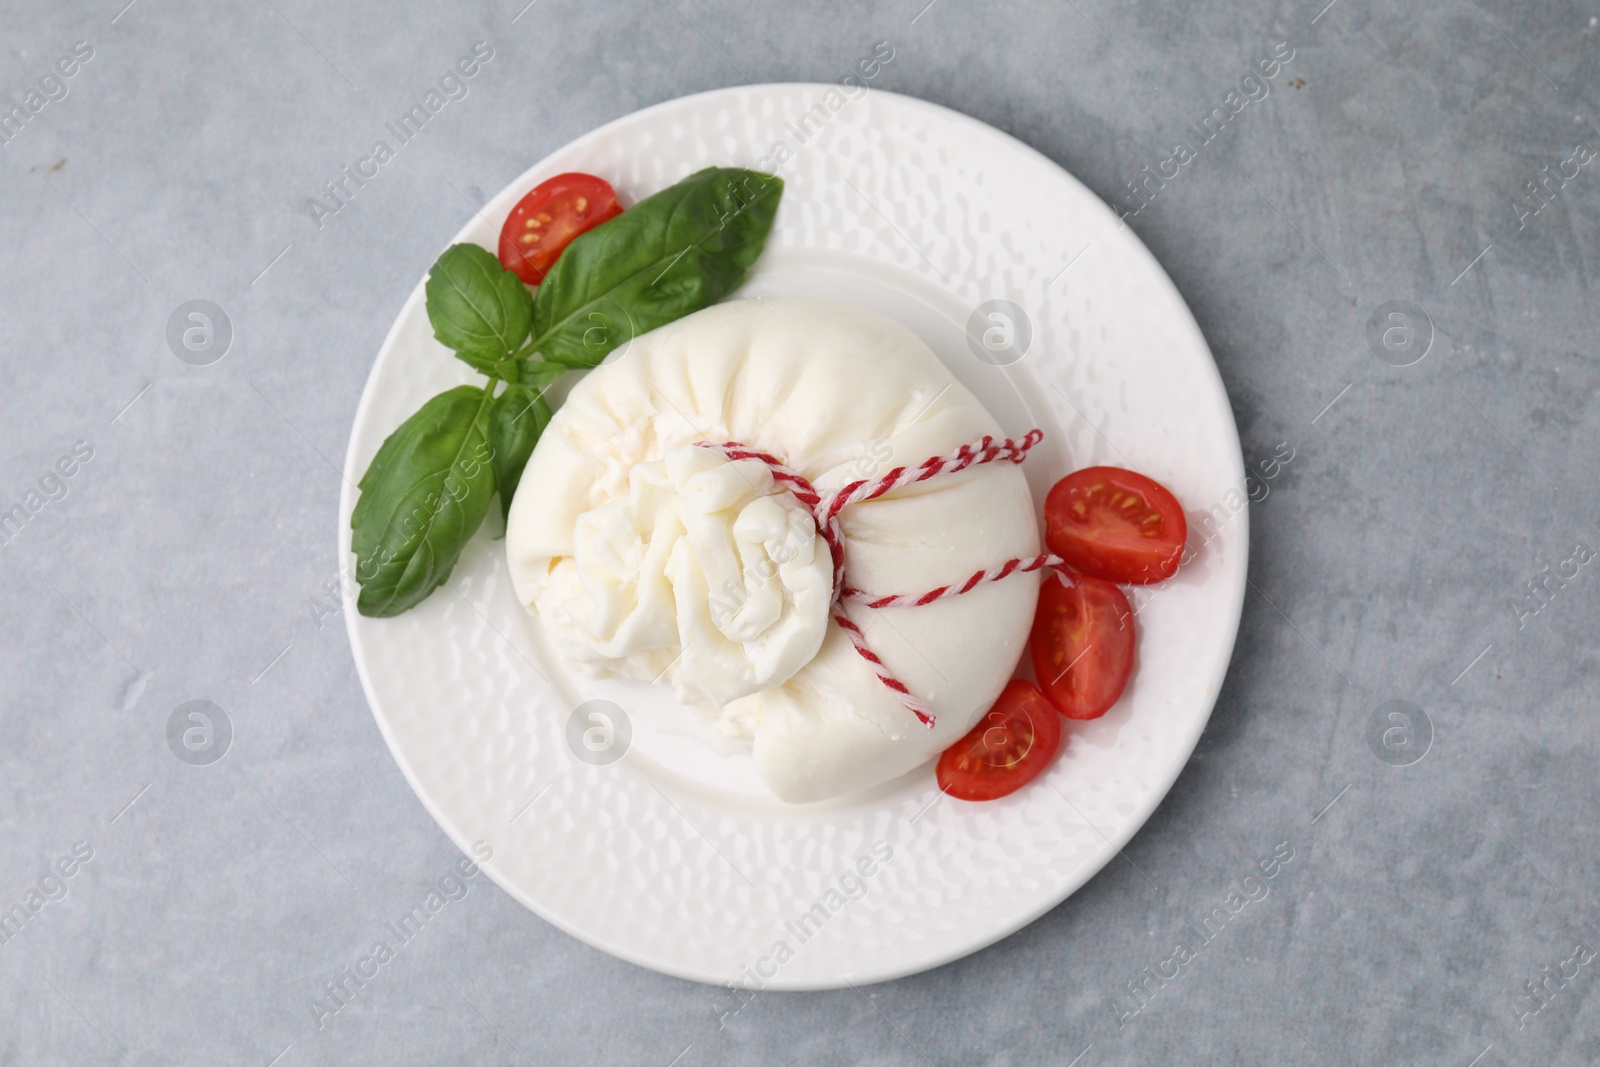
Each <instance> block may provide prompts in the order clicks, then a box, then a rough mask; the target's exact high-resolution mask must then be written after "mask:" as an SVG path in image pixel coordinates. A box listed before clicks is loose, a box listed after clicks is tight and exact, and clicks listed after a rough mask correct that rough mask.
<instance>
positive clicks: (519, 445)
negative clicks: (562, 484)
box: [489, 385, 551, 520]
mask: <svg viewBox="0 0 1600 1067" xmlns="http://www.w3.org/2000/svg"><path fill="white" fill-rule="evenodd" d="M550 415H551V412H550V405H549V404H547V403H545V401H544V397H543V396H542V395H540V392H539V390H536V389H530V388H528V387H527V386H526V385H512V386H508V387H507V388H506V391H505V392H503V393H501V394H500V396H499V397H498V398H497V399H496V400H495V402H494V404H493V405H492V406H491V407H490V408H489V455H490V457H491V462H492V463H493V464H494V484H495V485H497V486H499V488H500V511H501V515H502V517H504V518H505V519H507V520H509V519H510V518H511V498H512V497H513V496H514V495H516V492H517V484H518V483H519V482H521V481H522V468H524V467H526V466H527V465H528V457H529V456H531V455H533V446H534V445H536V444H538V443H539V435H540V434H542V433H544V428H545V427H546V426H548V425H550Z"/></svg>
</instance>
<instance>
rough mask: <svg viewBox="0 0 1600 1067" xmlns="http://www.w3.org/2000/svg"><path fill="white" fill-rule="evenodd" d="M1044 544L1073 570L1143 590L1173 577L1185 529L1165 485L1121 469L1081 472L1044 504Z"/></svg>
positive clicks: (1064, 482) (1068, 478) (1053, 491)
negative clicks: (1143, 587) (1152, 583)
mask: <svg viewBox="0 0 1600 1067" xmlns="http://www.w3.org/2000/svg"><path fill="white" fill-rule="evenodd" d="M1044 519H1045V537H1044V540H1045V544H1046V545H1047V546H1048V547H1049V549H1050V551H1052V552H1054V553H1055V554H1056V555H1058V556H1060V557H1061V558H1062V559H1064V560H1066V561H1067V565H1068V566H1070V567H1071V568H1072V569H1073V570H1075V571H1080V572H1082V573H1084V574H1087V575H1091V576H1093V577H1095V578H1104V579H1105V580H1106V581H1109V582H1121V583H1124V584H1127V585H1145V584H1148V583H1150V582H1159V581H1163V580H1165V579H1167V578H1171V577H1172V576H1173V575H1174V574H1176V573H1177V572H1178V560H1179V558H1180V557H1181V556H1182V555H1183V542H1184V539H1185V538H1186V537H1188V535H1189V524H1188V522H1187V521H1186V520H1185V519H1184V517H1183V508H1181V507H1179V506H1178V499H1177V497H1175V496H1173V495H1172V494H1171V493H1169V492H1168V491H1167V489H1166V487H1165V486H1163V485H1162V484H1161V483H1160V482H1157V481H1154V480H1153V479H1150V478H1146V477H1145V476H1144V475H1142V474H1138V473H1135V472H1134V471H1129V470H1123V469H1122V468H1121V467H1086V468H1084V469H1083V470H1081V471H1074V472H1072V473H1071V474H1069V475H1067V476H1066V477H1065V478H1063V479H1061V480H1060V481H1059V482H1057V483H1056V484H1055V487H1054V488H1053V489H1051V490H1050V495H1049V496H1047V497H1045V501H1044Z"/></svg>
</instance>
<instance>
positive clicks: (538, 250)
mask: <svg viewBox="0 0 1600 1067" xmlns="http://www.w3.org/2000/svg"><path fill="white" fill-rule="evenodd" d="M620 214H622V205H621V204H619V203H617V193H616V190H614V189H612V188H611V186H610V184H609V183H608V182H606V181H605V179H603V178H596V177H595V176H594V175H593V174H579V173H576V172H574V173H571V174H557V175H556V176H555V177H554V178H551V179H550V180H548V181H543V182H540V183H539V184H538V185H536V186H534V187H533V189H532V190H530V191H529V193H528V195H527V196H524V197H523V198H522V199H521V200H518V201H517V206H516V207H514V208H512V209H511V214H509V215H507V216H506V222H505V225H504V226H502V227H501V228H500V252H499V255H500V265H501V266H502V267H504V268H505V269H506V270H509V271H513V272H515V274H516V276H517V277H519V278H521V279H522V280H523V282H524V283H525V284H527V285H538V284H539V283H540V282H543V281H544V277H545V275H546V274H547V273H549V271H550V268H551V267H553V266H555V262H556V260H557V259H558V258H560V256H561V253H562V252H564V251H566V248H567V246H568V245H569V244H571V243H572V239H573V238H574V237H577V236H578V235H579V234H581V233H585V232H587V231H589V230H592V229H594V228H595V227H596V226H598V225H600V224H601V223H602V222H605V221H606V220H607V219H613V218H616V217H617V216H618V215H620Z"/></svg>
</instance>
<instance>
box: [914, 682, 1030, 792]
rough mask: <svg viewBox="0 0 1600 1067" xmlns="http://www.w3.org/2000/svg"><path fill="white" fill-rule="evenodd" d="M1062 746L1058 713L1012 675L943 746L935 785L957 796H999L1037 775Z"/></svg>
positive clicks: (1024, 783)
mask: <svg viewBox="0 0 1600 1067" xmlns="http://www.w3.org/2000/svg"><path fill="white" fill-rule="evenodd" d="M1060 747H1061V718H1060V716H1059V715H1057V714H1056V709H1055V708H1054V707H1053V706H1052V705H1051V703H1050V702H1049V701H1048V700H1046V699H1045V697H1044V694H1043V693H1041V692H1039V687H1038V686H1036V685H1034V684H1033V683H1032V682H1026V681H1022V680H1020V679H1012V680H1011V681H1009V682H1007V683H1006V687H1005V688H1004V689H1002V690H1001V691H1000V696H999V698H998V699H997V700H996V701H995V702H994V706H993V707H991V708H990V709H989V710H988V711H986V712H984V714H983V718H981V719H979V720H978V723H977V725H976V726H974V727H973V728H972V729H971V731H969V732H968V733H967V735H966V736H965V737H963V738H962V739H961V740H959V741H957V742H956V743H955V744H953V745H951V746H950V747H949V748H947V749H945V750H944V753H943V754H942V755H941V756H940V757H939V764H938V766H937V767H936V768H935V771H934V773H935V776H936V777H937V778H938V780H939V788H940V789H942V790H943V791H944V792H946V793H949V794H950V795H951V796H953V797H955V798H956V799H957V800H998V799H999V798H1000V797H1003V796H1006V795H1008V794H1010V793H1015V792H1016V791H1017V790H1018V789H1021V788H1022V787H1023V786H1025V785H1027V784H1028V783H1029V782H1031V781H1033V780H1034V779H1035V778H1037V777H1038V776H1039V773H1040V772H1041V771H1043V770H1044V769H1045V768H1046V767H1048V766H1050V761H1051V760H1053V759H1055V755H1056V749H1058V748H1060Z"/></svg>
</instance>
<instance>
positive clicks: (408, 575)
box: [350, 383, 495, 617]
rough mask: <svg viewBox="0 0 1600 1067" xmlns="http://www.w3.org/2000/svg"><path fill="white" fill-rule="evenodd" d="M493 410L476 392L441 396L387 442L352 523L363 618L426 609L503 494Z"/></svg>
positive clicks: (364, 481) (461, 389) (468, 389)
mask: <svg viewBox="0 0 1600 1067" xmlns="http://www.w3.org/2000/svg"><path fill="white" fill-rule="evenodd" d="M490 387H491V389H492V388H493V383H490ZM489 403H490V393H489V392H488V391H485V390H483V389H479V388H477V387H476V386H471V385H462V386H458V387H456V388H455V389H451V390H449V391H448V392H444V393H440V394H439V395H438V396H436V397H434V398H433V399H432V400H430V401H428V402H427V403H426V404H424V405H422V407H421V408H420V409H419V410H418V411H417V413H416V414H415V415H412V416H411V417H410V418H409V419H407V420H406V421H405V422H403V423H401V424H400V427H399V429H397V430H395V431H394V432H393V433H391V434H390V435H389V436H388V438H386V439H385V440H384V442H383V445H382V446H381V447H379V449H378V454H377V455H376V456H374V457H373V460H372V464H371V466H369V467H368V468H367V473H366V474H364V475H362V476H361V485H360V489H361V499H360V500H358V501H357V502H356V507H355V511H354V512H352V513H351V515H350V527H351V531H352V533H351V547H352V548H353V549H354V550H355V553H356V581H357V582H358V583H359V584H360V586H361V594H360V596H358V597H357V599H356V608H357V610H359V611H360V612H361V614H363V615H369V616H376V617H386V616H390V615H398V614H400V613H401V612H402V611H405V610H406V609H407V608H409V607H412V606H413V605H415V604H417V603H419V602H421V601H422V600H423V599H424V598H425V597H427V595H428V594H429V593H431V592H433V591H434V590H435V589H437V588H438V587H439V586H440V585H441V584H442V583H443V582H444V580H445V579H446V578H448V577H449V576H450V571H451V569H452V568H453V567H454V566H455V564H456V560H457V558H459V557H460V555H461V549H462V548H463V547H464V546H465V545H466V543H467V540H468V539H469V538H471V537H472V535H473V533H474V532H475V531H476V530H477V529H478V526H479V525H480V524H481V523H482V522H483V517H484V515H485V514H487V513H488V510H489V501H490V499H491V498H492V497H493V496H494V486H495V481H494V469H493V467H492V465H491V464H490V453H489V444H488V439H487V431H488V423H489V419H488V413H489Z"/></svg>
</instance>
